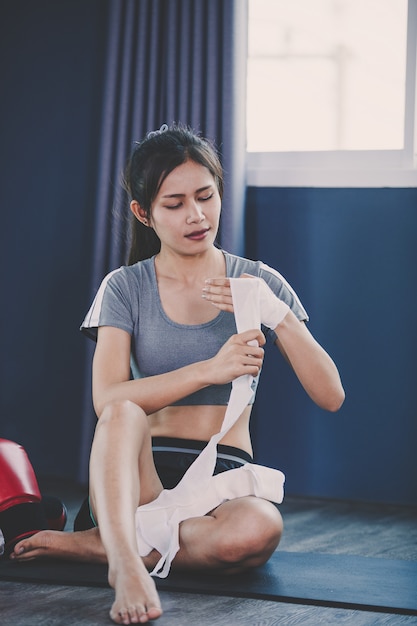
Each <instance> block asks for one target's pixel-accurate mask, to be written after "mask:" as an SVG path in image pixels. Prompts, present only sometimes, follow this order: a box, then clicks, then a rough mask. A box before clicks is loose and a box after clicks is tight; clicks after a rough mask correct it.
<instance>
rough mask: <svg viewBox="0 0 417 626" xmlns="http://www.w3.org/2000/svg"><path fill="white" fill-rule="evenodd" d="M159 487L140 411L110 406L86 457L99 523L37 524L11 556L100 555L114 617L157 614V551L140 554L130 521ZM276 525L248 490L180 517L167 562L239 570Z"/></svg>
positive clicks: (250, 563) (126, 619) (271, 510)
mask: <svg viewBox="0 0 417 626" xmlns="http://www.w3.org/2000/svg"><path fill="white" fill-rule="evenodd" d="M139 477H140V481H139ZM161 490H162V485H161V483H160V480H159V477H158V475H157V473H156V470H155V466H154V463H153V458H152V450H151V439H150V432H149V427H148V422H147V418H146V415H145V414H144V413H143V412H142V411H141V409H139V408H138V407H137V406H136V405H134V404H132V403H130V402H124V403H118V404H115V405H109V406H108V407H106V409H105V410H104V411H103V414H102V416H101V417H100V419H99V421H98V424H97V429H96V433H95V437H94V441H93V446H92V451H91V461H90V499H91V503H92V507H93V511H94V514H95V516H96V519H97V521H98V524H99V528H100V530H98V529H97V528H95V529H91V530H88V531H84V532H77V533H59V532H55V531H42V532H40V533H38V534H36V535H34V536H32V537H30V538H29V539H26V540H24V541H22V542H20V543H18V544H17V545H16V547H15V551H14V554H13V557H14V558H16V559H19V560H24V559H29V558H35V557H37V556H52V557H55V558H71V559H75V560H83V561H90V562H103V563H106V562H107V563H108V566H109V584H110V585H111V586H112V587H113V588H114V589H115V601H114V603H113V606H112V607H111V610H110V617H111V618H112V619H113V621H114V622H116V623H119V624H134V623H145V622H148V621H149V620H154V619H157V618H158V617H159V616H160V615H161V614H162V609H161V605H160V602H159V597H158V594H157V591H156V588H155V583H154V581H153V579H152V578H151V576H150V575H149V573H148V571H147V570H148V569H152V568H153V567H154V566H155V564H156V563H157V561H158V560H159V557H160V555H159V554H158V553H157V552H155V551H153V552H151V554H150V555H148V556H147V557H145V558H143V559H142V558H140V557H139V555H138V551H137V544H136V531H135V523H134V520H135V511H136V508H137V505H138V503H140V504H145V503H147V502H150V501H152V500H154V499H155V498H156V497H157V496H158V494H159V493H160V491H161ZM281 532H282V519H281V516H280V514H279V513H278V511H277V509H276V508H275V507H274V506H273V505H272V504H271V503H269V502H267V501H265V500H262V499H259V498H254V497H251V496H249V497H245V498H239V499H236V500H232V501H229V502H225V503H224V504H222V505H220V506H219V507H217V508H216V509H215V510H214V511H212V512H211V513H210V514H209V515H206V516H204V517H200V518H192V519H189V520H185V521H184V522H182V523H181V524H180V550H179V552H178V553H177V555H176V557H175V559H174V561H173V564H172V565H173V567H174V568H193V569H205V568H215V569H218V570H221V571H224V572H225V573H233V572H237V571H242V570H244V569H247V568H249V567H254V566H257V565H260V564H262V563H264V562H265V561H267V560H268V558H269V557H270V555H271V554H272V552H273V551H274V550H275V548H276V547H277V545H278V543H279V539H280V536H281Z"/></svg>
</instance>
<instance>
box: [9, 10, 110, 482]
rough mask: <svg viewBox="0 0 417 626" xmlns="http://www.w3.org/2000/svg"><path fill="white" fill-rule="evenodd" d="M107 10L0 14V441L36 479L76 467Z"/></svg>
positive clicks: (73, 473) (66, 472)
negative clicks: (24, 458)
mask: <svg viewBox="0 0 417 626" xmlns="http://www.w3.org/2000/svg"><path fill="white" fill-rule="evenodd" d="M105 7H106V3H105V2H102V1H101V0H88V1H85V0H59V2H56V1H55V0H49V1H47V0H36V2H30V1H29V2H28V1H27V0H2V2H1V6H0V63H1V68H0V71H1V97H0V124H1V132H0V136H1V140H0V164H1V167H0V211H1V224H0V238H1V239H0V255H1V256H0V268H1V269H0V271H1V293H2V295H1V307H0V346H1V352H0V437H5V438H10V439H13V440H16V441H18V442H20V443H21V444H23V445H24V446H25V448H26V449H27V451H28V453H29V455H30V458H31V459H32V462H33V464H34V466H35V469H36V471H37V472H38V473H56V474H61V475H67V476H71V475H76V467H77V464H78V446H79V444H78V441H79V434H80V433H79V431H80V419H81V404H82V393H83V376H84V362H85V358H84V348H85V345H84V342H85V339H83V338H82V337H81V334H80V333H79V331H78V326H79V324H80V322H81V320H82V318H83V314H84V312H85V310H86V308H87V307H88V300H89V298H90V295H89V275H90V272H89V262H90V250H91V242H92V232H91V230H92V229H91V226H92V225H91V221H92V217H91V210H90V207H91V203H92V202H91V201H92V198H93V197H94V191H95V167H96V162H97V151H98V145H99V143H98V141H99V137H98V129H99V121H100V120H99V116H100V110H101V109H100V93H101V91H100V85H101V78H102V73H103V49H102V47H103V42H102V33H104V32H105V27H106V15H105V12H103V8H105Z"/></svg>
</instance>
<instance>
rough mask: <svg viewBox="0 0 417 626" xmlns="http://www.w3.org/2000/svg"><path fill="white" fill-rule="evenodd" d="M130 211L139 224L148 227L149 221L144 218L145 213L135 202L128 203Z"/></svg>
mask: <svg viewBox="0 0 417 626" xmlns="http://www.w3.org/2000/svg"><path fill="white" fill-rule="evenodd" d="M130 210H131V211H132V213H133V215H134V216H135V217H136V219H138V220H139V222H141V223H142V224H144V225H145V226H149V220H148V218H147V216H146V211H145V210H144V209H143V208H142V207H141V205H140V204H139V202H138V201H137V200H132V202H131V203H130Z"/></svg>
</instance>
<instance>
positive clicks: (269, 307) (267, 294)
mask: <svg viewBox="0 0 417 626" xmlns="http://www.w3.org/2000/svg"><path fill="white" fill-rule="evenodd" d="M248 280H256V281H257V282H258V283H259V308H260V313H261V322H262V324H263V325H264V326H267V327H268V328H271V329H272V330H275V328H276V327H277V326H278V325H279V324H281V322H282V320H283V319H284V317H285V316H286V315H287V313H288V311H289V310H290V307H289V306H288V304H285V302H283V301H282V300H280V299H279V298H277V297H276V295H275V294H274V292H273V291H272V290H271V289H270V288H269V287H268V285H267V284H266V282H265V281H264V280H263V279H262V278H257V277H255V278H253V279H248Z"/></svg>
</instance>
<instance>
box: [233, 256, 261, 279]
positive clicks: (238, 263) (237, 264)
mask: <svg viewBox="0 0 417 626" xmlns="http://www.w3.org/2000/svg"><path fill="white" fill-rule="evenodd" d="M223 254H224V256H225V259H226V273H227V275H228V276H231V277H234V278H237V277H239V276H240V275H241V274H253V275H254V276H258V275H259V270H260V266H261V264H262V263H261V261H253V260H252V259H247V258H245V257H242V256H238V255H236V254H231V253H230V252H226V251H225V250H223Z"/></svg>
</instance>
